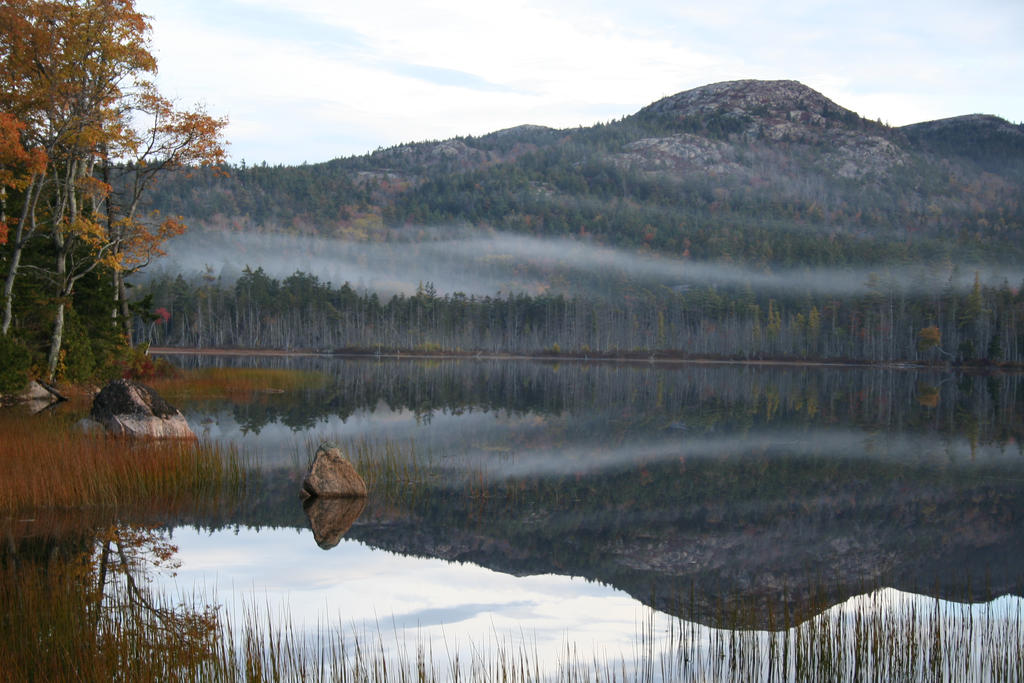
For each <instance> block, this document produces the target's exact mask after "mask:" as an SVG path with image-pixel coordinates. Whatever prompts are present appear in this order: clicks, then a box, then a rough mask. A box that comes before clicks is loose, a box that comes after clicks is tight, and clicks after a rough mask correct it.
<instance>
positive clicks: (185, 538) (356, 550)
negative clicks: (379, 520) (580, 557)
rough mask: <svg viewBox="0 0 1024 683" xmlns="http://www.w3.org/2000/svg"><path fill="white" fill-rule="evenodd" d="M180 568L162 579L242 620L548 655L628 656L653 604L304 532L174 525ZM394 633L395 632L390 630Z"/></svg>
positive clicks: (603, 589) (581, 585)
mask: <svg viewBox="0 0 1024 683" xmlns="http://www.w3.org/2000/svg"><path fill="white" fill-rule="evenodd" d="M173 542H174V543H175V545H177V546H178V548H179V554H178V557H179V559H180V560H181V561H182V566H181V568H180V569H178V571H177V575H176V577H167V576H164V577H162V578H161V579H160V581H161V582H162V583H163V584H164V585H165V586H166V587H175V588H177V589H178V590H176V591H175V592H178V591H181V592H184V593H187V594H191V593H192V592H193V589H196V590H197V591H198V593H199V594H200V595H207V596H215V599H216V600H217V602H219V603H221V604H224V605H225V610H227V613H228V615H229V616H231V617H233V618H234V619H236V621H235V623H241V621H242V620H241V618H240V614H241V611H242V610H243V609H244V608H245V606H247V605H248V606H249V607H251V606H253V605H257V606H258V607H259V608H260V609H263V608H266V609H268V611H269V613H270V614H287V615H288V616H289V617H290V618H291V620H292V622H293V623H294V624H295V626H296V627H297V628H298V629H299V630H302V629H304V628H308V629H311V630H315V629H316V628H317V625H318V624H322V623H324V622H325V619H326V620H329V621H330V623H333V624H335V625H340V626H342V627H344V628H346V629H348V630H351V631H353V632H355V633H363V632H365V633H368V634H377V633H378V631H380V632H382V633H385V634H387V635H386V637H385V638H384V644H385V646H386V647H392V646H395V645H396V642H397V640H398V639H399V638H408V639H409V644H410V646H411V647H412V651H415V646H416V644H417V642H428V641H429V642H433V643H434V645H435V651H438V650H440V651H443V648H444V646H443V643H444V641H445V640H447V642H448V643H449V644H452V643H467V644H468V643H469V642H470V641H472V642H473V643H477V644H479V643H481V642H486V641H487V640H488V639H489V638H492V637H498V638H499V639H500V640H501V642H508V641H510V640H511V642H513V643H515V644H517V647H518V644H519V643H521V642H524V639H525V642H526V643H528V644H529V645H530V647H531V649H532V648H533V646H534V645H536V648H537V651H538V653H539V654H540V655H541V657H542V658H544V659H545V660H549V661H554V660H555V659H556V658H557V656H558V654H559V651H560V650H561V649H563V648H564V645H565V643H566V642H574V643H577V644H578V645H581V646H583V645H586V646H588V647H590V646H594V647H596V648H597V649H598V650H600V651H604V652H607V654H608V655H609V656H612V657H614V658H615V659H618V658H619V657H622V656H626V657H629V656H631V653H632V652H633V647H634V639H635V637H636V634H637V629H638V623H639V621H638V620H640V619H643V618H644V616H645V615H646V614H648V608H646V607H644V606H643V605H642V604H641V603H640V602H638V601H636V600H634V599H633V598H631V597H629V596H628V595H627V594H625V593H623V592H622V591H618V590H616V589H614V588H610V587H607V586H602V585H599V584H595V583H589V582H587V581H585V580H583V579H578V578H571V577H566V576H556V575H551V574H546V575H539V576H526V577H516V576H511V575H508V574H502V573H499V572H495V571H492V570H489V569H484V568H482V567H479V566H476V565H473V564H469V563H454V562H448V561H444V560H438V559H426V558H415V557H407V556H404V555H399V554H395V553H392V552H389V551H386V550H377V549H373V548H370V547H368V546H366V545H363V544H362V543H359V542H357V541H353V540H344V539H343V540H342V542H341V543H340V544H339V545H338V546H337V547H335V548H333V549H331V550H329V551H324V550H321V549H320V548H319V547H317V545H316V543H315V542H314V541H313V537H312V533H311V532H310V531H308V530H305V529H303V530H294V529H263V530H260V531H256V530H253V529H248V528H243V529H239V530H238V531H237V533H236V532H234V531H231V530H228V531H217V532H213V533H209V532H205V531H197V530H195V529H191V528H178V529H175V531H174V538H173ZM395 634H401V635H400V636H396V635H395Z"/></svg>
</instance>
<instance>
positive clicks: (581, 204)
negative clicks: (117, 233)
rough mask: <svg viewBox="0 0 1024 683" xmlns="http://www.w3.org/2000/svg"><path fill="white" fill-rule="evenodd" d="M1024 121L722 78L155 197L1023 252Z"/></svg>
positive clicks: (848, 246) (301, 212) (443, 220)
mask: <svg viewBox="0 0 1024 683" xmlns="http://www.w3.org/2000/svg"><path fill="white" fill-rule="evenodd" d="M1022 199H1024V127H1022V126H1021V125H1015V124H1011V123H1009V122H1007V121H1005V120H1003V119H1000V118H998V117H995V116H982V115H971V116H964V117H957V118H953V119H945V120H942V121H932V122H927V123H919V124H914V125H911V126H904V127H900V128H894V127H890V126H887V125H884V124H882V123H881V122H879V121H870V120H868V119H865V118H863V117H861V116H859V115H858V114H856V113H855V112H853V111H851V110H849V109H846V108H844V107H842V106H840V105H839V104H836V103H835V102H833V101H831V100H829V99H828V98H827V97H825V96H824V95H822V94H821V93H818V92H816V91H814V90H813V89H811V88H808V87H807V86H805V85H802V84H800V83H798V82H796V81H756V80H742V81H729V82H724V83H715V84H711V85H706V86H702V87H699V88H695V89H693V90H688V91H685V92H681V93H678V94H676V95H672V96H670V97H666V98H664V99H662V100H659V101H657V102H654V103H652V104H651V105H649V106H647V107H644V108H643V109H641V110H640V111H638V112H636V113H635V114H633V115H631V116H626V117H624V118H622V119H620V120H617V121H613V122H609V123H606V124H599V125H595V126H590V127H579V128H574V129H564V130H555V129H551V128H546V127H543V126H519V127H516V128H510V129H507V130H503V131H497V132H494V133H491V134H488V135H483V136H477V137H473V136H468V137H461V138H453V139H450V140H443V141H430V142H417V143H409V144H403V145H397V146H395V147H392V148H388V149H379V150H377V151H375V152H372V153H370V154H366V155H362V156H356V157H348V158H342V159H335V160H332V161H328V162H325V163H321V164H311V165H303V166H297V167H296V166H293V167H284V166H278V167H267V166H260V167H249V168H231V169H229V176H228V177H223V176H221V175H215V174H213V173H191V174H184V173H183V174H181V175H180V176H178V177H177V178H174V179H172V180H171V181H169V182H166V183H165V184H164V185H162V186H161V188H160V189H159V191H158V192H157V193H156V194H155V195H154V196H153V197H152V204H151V208H156V209H160V210H161V211H163V212H165V213H166V212H170V213H175V214H181V215H184V216H185V217H186V218H189V219H191V222H192V223H193V224H194V225H198V226H200V227H206V228H212V229H219V228H228V227H230V228H233V229H242V230H263V231H267V230H271V231H286V232H304V233H314V234H320V235H325V236H338V237H347V238H350V239H357V240H363V239H374V238H381V237H382V236H384V235H391V234H402V233H403V231H407V230H408V228H410V227H417V228H418V227H422V226H431V225H443V226H451V225H461V226H468V227H470V228H473V229H480V230H503V231H511V232H517V233H525V234H529V235H535V236H570V235H571V236H586V237H587V238H588V239H591V240H594V241H597V242H598V243H603V244H608V245H616V246H625V247H633V248H636V247H642V248H645V249H648V248H649V249H651V250H655V251H659V252H663V253H667V254H672V255H677V256H690V257H693V258H699V259H715V260H722V259H727V260H732V261H738V262H745V263H752V264H757V265H764V266H771V265H776V264H781V265H789V266H793V265H801V266H806V265H821V264H863V263H867V264H872V265H874V264H880V263H881V264H884V263H893V262H905V261H907V260H913V261H917V262H920V261H935V262H940V261H949V260H952V261H960V262H979V261H988V262H993V261H994V262H1003V263H1012V262H1014V261H1016V260H1019V259H1020V257H1022V256H1024V201H1022Z"/></svg>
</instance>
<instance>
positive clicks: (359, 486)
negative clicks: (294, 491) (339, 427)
mask: <svg viewBox="0 0 1024 683" xmlns="http://www.w3.org/2000/svg"><path fill="white" fill-rule="evenodd" d="M300 495H302V497H303V498H308V497H321V498H365V497H366V482H365V481H363V478H362V477H360V476H359V473H358V472H356V469H355V468H354V467H352V463H350V462H349V461H348V460H347V459H346V458H345V456H344V455H342V454H341V449H340V448H338V446H336V445H335V444H333V443H329V442H327V443H322V444H320V447H319V448H317V449H316V455H315V456H314V457H313V464H311V465H310V466H309V472H307V473H306V478H305V479H304V480H303V481H302V491H301V492H300Z"/></svg>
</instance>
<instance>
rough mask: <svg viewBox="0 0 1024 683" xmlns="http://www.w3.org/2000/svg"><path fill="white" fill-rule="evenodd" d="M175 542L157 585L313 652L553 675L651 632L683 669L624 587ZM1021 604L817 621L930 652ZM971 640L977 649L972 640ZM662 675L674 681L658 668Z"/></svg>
mask: <svg viewBox="0 0 1024 683" xmlns="http://www.w3.org/2000/svg"><path fill="white" fill-rule="evenodd" d="M173 541H174V543H175V544H176V545H177V546H178V548H179V554H178V557H179V559H180V560H181V561H182V566H181V567H180V569H179V570H178V571H177V573H176V576H174V577H170V576H167V575H158V576H159V578H158V580H157V581H158V583H157V588H158V589H170V590H171V591H172V592H174V593H176V594H184V595H196V594H198V595H200V596H206V597H207V599H215V600H216V601H217V602H218V603H220V604H222V605H224V608H223V611H224V613H226V616H228V617H229V619H230V620H231V622H232V623H233V624H234V625H235V627H236V629H237V626H238V625H239V624H241V623H243V622H244V616H243V615H244V614H245V613H246V612H248V613H249V614H250V615H251V614H252V613H253V611H254V610H255V612H256V613H257V614H260V615H263V614H267V615H274V616H275V617H276V619H277V620H278V621H277V622H276V623H278V624H279V625H283V624H284V622H285V621H286V620H287V621H289V622H290V623H291V624H292V628H293V630H294V631H293V632H294V633H295V634H296V635H300V636H304V637H305V638H306V642H307V643H309V644H310V645H309V646H310V647H315V645H314V644H315V643H317V642H320V641H318V640H317V637H316V636H317V634H318V633H319V634H320V635H323V634H324V629H336V628H340V629H342V631H343V633H344V635H345V636H346V637H347V638H351V636H352V635H353V634H354V635H357V636H358V637H359V638H360V640H361V642H362V643H363V644H364V646H365V645H367V644H370V645H371V646H372V647H373V648H379V649H377V650H376V651H377V652H379V651H380V650H383V651H384V652H385V653H386V654H387V656H389V657H395V656H400V655H401V653H405V654H406V656H408V653H415V652H416V649H417V647H418V646H420V645H422V646H424V647H425V648H427V649H428V651H432V652H433V654H434V657H435V659H436V660H438V661H439V662H440V663H441V664H442V666H443V664H444V662H446V661H447V660H448V658H449V657H450V656H452V654H453V653H455V652H459V653H461V654H460V656H461V657H462V658H465V659H466V660H468V659H469V658H470V657H471V656H472V655H474V654H476V655H479V654H481V653H483V654H484V655H485V656H486V655H488V654H491V655H493V654H494V653H495V652H497V651H498V650H499V649H504V650H505V651H506V652H512V653H519V652H520V651H526V652H527V653H529V656H530V658H531V661H539V663H540V668H541V670H542V671H544V670H548V671H550V670H551V668H552V667H553V666H555V664H556V663H558V662H561V661H564V658H565V652H566V647H567V645H572V646H573V647H575V648H576V653H577V656H579V657H581V658H582V661H588V662H591V663H593V661H594V659H595V657H596V658H597V659H598V660H600V661H605V660H608V661H610V662H611V663H612V665H615V664H616V663H621V662H623V661H624V662H626V663H627V664H626V665H627V667H632V662H634V661H635V660H636V658H637V655H638V652H639V650H638V641H639V637H640V635H641V634H644V635H645V637H647V638H648V640H649V644H650V646H651V652H653V653H654V657H655V661H656V662H660V664H656V665H655V666H656V667H661V666H665V662H668V663H669V666H668V667H667V668H666V669H665V670H666V671H668V672H669V675H668V676H666V677H665V678H664V680H674V678H675V676H674V675H672V666H678V661H674V655H673V654H672V653H673V649H672V642H673V641H672V638H673V634H674V636H675V637H678V635H679V632H680V626H681V624H682V623H683V622H679V621H675V622H673V618H672V617H670V616H668V615H666V614H663V613H659V612H655V611H653V610H651V609H649V608H647V607H645V606H644V605H642V604H641V603H640V602H638V601H636V600H633V599H632V598H630V597H629V596H628V595H626V594H625V593H623V592H621V591H618V590H615V589H613V588H610V587H607V586H602V585H599V584H595V583H589V582H586V581H584V580H582V579H578V578H571V577H565V576H556V575H551V574H545V575H538V576H524V577H517V576H511V575H508V574H502V573H499V572H495V571H491V570H489V569H484V568H482V567H478V566H476V565H473V564H469V563H453V562H448V561H444V560H438V559H427V558H415V557H407V556H404V555H399V554H395V553H391V552H389V551H386V550H378V549H373V548H370V547H368V546H366V545H363V544H362V543H359V542H357V541H353V540H343V541H342V542H341V543H340V544H339V545H338V546H337V547H335V548H333V549H331V550H329V551H323V550H321V549H320V548H318V547H317V546H316V544H315V543H314V542H313V538H312V534H311V533H310V532H309V531H308V530H294V529H263V530H260V531H256V530H254V529H249V528H242V529H239V530H237V531H217V532H212V533H211V532H205V531H199V530H196V529H192V528H178V529H176V530H175V531H174V538H173ZM1022 608H1024V600H1022V599H1021V598H1018V597H1014V596H1003V597H1000V598H996V599H995V600H993V601H991V602H989V603H979V604H974V605H964V604H960V603H955V602H949V601H944V600H936V599H934V598H930V597H927V596H921V595H915V594H912V593H906V592H902V591H897V590H893V589H883V590H880V591H876V592H874V593H871V594H867V595H860V596H854V597H852V598H850V599H848V600H846V601H845V602H842V603H840V604H838V605H835V606H833V607H832V608H830V609H829V610H827V611H826V612H825V613H823V614H822V615H819V616H817V617H815V618H814V619H815V620H818V621H819V622H822V621H826V622H831V623H832V624H836V623H838V622H837V620H839V621H840V622H841V623H845V624H846V626H845V627H846V628H851V629H852V628H853V627H854V624H855V623H857V618H858V615H859V616H860V617H864V616H865V615H868V614H871V613H884V614H886V615H887V616H886V617H885V618H886V619H888V620H892V619H893V616H892V615H897V618H896V621H895V622H893V623H899V618H902V617H900V616H899V615H903V617H906V615H911V614H912V615H914V616H913V619H914V620H915V623H918V624H920V625H922V627H923V630H922V632H921V633H920V634H919V637H920V638H921V643H922V644H923V645H922V648H923V650H922V651H927V643H926V642H925V641H926V640H927V638H928V637H929V635H930V634H929V633H928V628H927V625H928V624H933V623H934V622H933V621H930V620H929V619H930V616H929V615H932V614H934V613H935V612H934V610H936V609H938V613H939V614H941V615H942V618H943V619H944V620H945V621H944V628H946V629H948V630H950V631H952V633H953V634H954V635H962V633H959V631H960V630H961V629H962V628H963V625H964V624H977V625H978V626H977V627H976V628H975V627H972V629H973V630H972V631H971V632H972V633H973V632H974V631H976V632H977V634H978V635H977V636H973V635H968V636H967V640H968V641H970V640H971V638H981V637H983V636H982V634H983V633H984V632H985V630H984V629H982V628H981V625H982V624H983V623H997V624H1002V625H1000V626H999V628H1000V629H1003V631H1002V632H1003V633H1006V634H1010V637H1012V634H1013V633H1014V631H1013V630H1012V629H1013V628H1014V627H1013V624H1014V623H1015V622H1014V620H1015V619H1018V618H1019V615H1020V613H1021V610H1022ZM985 620H988V621H987V622H986V621H985ZM260 621H261V623H265V622H264V621H262V620H260ZM687 628H689V629H692V630H691V635H692V637H693V639H694V641H695V642H696V643H698V644H699V645H698V650H700V652H702V653H704V654H703V656H710V657H711V659H712V660H713V658H714V657H715V656H716V655H713V654H710V655H709V653H711V652H712V647H711V645H710V644H711V643H712V642H713V641H715V639H716V638H723V637H724V638H725V639H726V640H727V639H728V637H729V636H728V634H727V632H723V631H718V630H716V629H712V628H708V627H704V626H700V625H696V624H689V625H688V626H687ZM831 628H833V629H834V628H835V626H832V627H831ZM1007 629H1008V630H1007ZM236 632H237V630H236ZM723 634H725V635H724V636H723ZM897 634H898V631H897ZM651 636H653V638H652V637H651ZM747 637H752V638H755V639H759V642H761V643H762V647H765V648H767V643H768V639H769V638H770V635H769V634H768V633H765V632H753V633H750V632H747ZM947 639H948V634H947ZM961 645H963V646H964V647H967V648H968V651H970V650H971V649H972V644H971V643H970V642H967V641H965V642H964V643H961ZM973 645H974V646H977V648H976V649H977V650H978V653H977V654H970V655H969V656H970V658H971V659H972V660H974V661H975V663H976V665H978V666H981V665H982V658H983V656H984V654H983V653H984V651H985V647H987V644H983V643H973ZM691 654H694V653H692V652H691ZM375 656H376V655H375ZM673 662H674V663H673ZM620 665H621V664H620ZM677 673H678V672H677ZM764 673H767V672H764ZM652 680H663V679H662V677H661V669H660V668H656V670H655V672H654V674H653V679H652Z"/></svg>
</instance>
